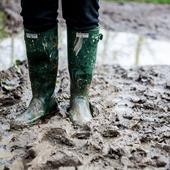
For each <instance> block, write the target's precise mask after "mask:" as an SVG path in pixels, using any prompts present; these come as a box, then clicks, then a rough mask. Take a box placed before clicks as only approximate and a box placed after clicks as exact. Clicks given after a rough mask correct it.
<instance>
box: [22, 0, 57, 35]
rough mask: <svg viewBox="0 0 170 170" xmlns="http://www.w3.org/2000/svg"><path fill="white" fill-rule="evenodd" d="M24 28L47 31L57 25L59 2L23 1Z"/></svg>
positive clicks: (42, 0)
mask: <svg viewBox="0 0 170 170" xmlns="http://www.w3.org/2000/svg"><path fill="white" fill-rule="evenodd" d="M21 7H22V11H21V15H22V17H23V24H24V27H25V28H26V29H28V30H31V31H36V32H40V31H46V30H48V29H51V28H53V27H55V26H56V25H57V9H58V0H21Z"/></svg>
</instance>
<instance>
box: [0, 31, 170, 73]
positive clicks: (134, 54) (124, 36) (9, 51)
mask: <svg viewBox="0 0 170 170" xmlns="http://www.w3.org/2000/svg"><path fill="white" fill-rule="evenodd" d="M59 32H60V34H59V35H61V36H60V38H59V50H60V62H64V61H65V57H66V56H67V54H66V50H65V48H66V31H63V29H62V28H59ZM101 32H102V34H103V35H104V39H103V41H101V42H100V43H99V48H98V62H97V64H98V65H101V64H120V65H121V66H133V65H164V64H170V58H169V50H170V41H160V40H154V39H150V38H147V37H143V36H139V35H137V34H133V33H125V32H113V31H108V30H105V29H102V30H101ZM25 56H26V55H25V46H24V39H23V33H21V34H19V35H17V36H15V37H14V38H13V39H11V38H7V39H4V40H3V41H1V42H0V70H5V69H8V68H9V67H10V66H11V65H13V64H14V63H15V61H16V60H18V59H19V60H24V59H25V58H26V57H25Z"/></svg>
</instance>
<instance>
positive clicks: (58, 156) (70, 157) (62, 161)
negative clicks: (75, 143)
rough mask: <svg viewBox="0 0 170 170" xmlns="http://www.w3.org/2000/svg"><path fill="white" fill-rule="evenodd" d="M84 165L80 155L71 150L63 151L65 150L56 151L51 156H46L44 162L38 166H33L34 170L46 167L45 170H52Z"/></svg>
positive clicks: (75, 167)
mask: <svg viewBox="0 0 170 170" xmlns="http://www.w3.org/2000/svg"><path fill="white" fill-rule="evenodd" d="M80 165H82V162H81V160H80V159H79V157H78V156H77V155H75V154H73V153H71V152H69V151H68V152H67V153H66V152H63V151H55V152H53V153H52V154H51V155H50V156H49V157H47V158H46V160H45V162H43V164H41V165H38V167H35V168H34V167H33V168H32V170H37V169H44V170H52V169H60V168H62V167H63V168H64V167H65V168H66V169H72V168H73V169H77V167H78V166H80Z"/></svg>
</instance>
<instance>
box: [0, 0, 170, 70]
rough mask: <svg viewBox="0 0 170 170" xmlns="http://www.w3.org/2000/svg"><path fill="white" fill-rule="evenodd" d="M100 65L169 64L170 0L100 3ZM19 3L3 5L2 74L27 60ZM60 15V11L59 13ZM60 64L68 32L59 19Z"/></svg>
mask: <svg viewBox="0 0 170 170" xmlns="http://www.w3.org/2000/svg"><path fill="white" fill-rule="evenodd" d="M100 4H101V8H100V24H101V32H102V33H103V35H104V39H103V40H102V41H101V42H100V43H99V48H98V61H97V64H98V65H100V64H120V65H121V66H123V67H132V66H136V65H165V64H170V0H105V1H104V0H103V1H100ZM20 10H21V9H20V0H1V1H0V70H5V69H8V68H9V67H11V66H12V65H17V63H18V61H22V60H25V59H26V52H25V44H24V39H23V26H22V18H21V17H20V15H19V13H20ZM59 11H61V10H59ZM58 20H59V23H60V26H59V32H60V35H61V36H60V39H59V50H60V60H61V61H60V62H64V61H66V60H65V58H66V56H67V53H66V31H65V29H63V28H65V23H64V20H63V19H62V14H61V12H60V15H59V19H58Z"/></svg>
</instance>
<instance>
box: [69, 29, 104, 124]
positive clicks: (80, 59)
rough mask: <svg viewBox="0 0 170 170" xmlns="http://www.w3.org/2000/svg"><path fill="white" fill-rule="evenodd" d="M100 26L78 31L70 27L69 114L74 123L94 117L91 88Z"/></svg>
mask: <svg viewBox="0 0 170 170" xmlns="http://www.w3.org/2000/svg"><path fill="white" fill-rule="evenodd" d="M100 39H102V35H101V34H99V28H98V27H97V28H95V29H92V30H89V31H85V32H77V31H75V30H72V29H69V28H68V62H69V73H70V79H71V85H70V93H71V98H70V109H69V116H70V119H71V120H72V121H73V123H75V124H78V125H84V124H86V123H87V122H88V121H90V120H91V119H92V113H91V110H90V103H89V88H90V85H91V81H92V76H93V70H94V67H95V63H96V51H97V44H98V42H99V40H100Z"/></svg>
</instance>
